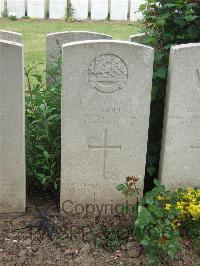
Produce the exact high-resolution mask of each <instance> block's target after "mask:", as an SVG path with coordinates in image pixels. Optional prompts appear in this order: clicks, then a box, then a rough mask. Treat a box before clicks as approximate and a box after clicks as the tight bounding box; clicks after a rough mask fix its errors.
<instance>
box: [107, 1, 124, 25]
mask: <svg viewBox="0 0 200 266" xmlns="http://www.w3.org/2000/svg"><path fill="white" fill-rule="evenodd" d="M127 17H128V0H111V5H110V19H111V20H127Z"/></svg>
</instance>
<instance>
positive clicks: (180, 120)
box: [160, 44, 200, 189]
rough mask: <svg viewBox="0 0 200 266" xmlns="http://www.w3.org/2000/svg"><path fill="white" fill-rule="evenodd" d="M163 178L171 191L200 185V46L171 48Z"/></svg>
mask: <svg viewBox="0 0 200 266" xmlns="http://www.w3.org/2000/svg"><path fill="white" fill-rule="evenodd" d="M160 179H161V181H162V184H164V185H165V186H166V187H167V188H168V189H175V188H178V187H182V188H186V187H188V186H200V44H185V45H179V46H174V47H172V48H171V53H170V64H169V77H168V88H167V98H166V109H165V120H164V129H163V141H162V152H161V160H160Z"/></svg>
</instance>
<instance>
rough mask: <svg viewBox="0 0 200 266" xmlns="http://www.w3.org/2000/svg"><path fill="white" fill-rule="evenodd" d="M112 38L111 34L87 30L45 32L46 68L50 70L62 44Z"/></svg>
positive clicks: (60, 51)
mask: <svg viewBox="0 0 200 266" xmlns="http://www.w3.org/2000/svg"><path fill="white" fill-rule="evenodd" d="M98 39H112V37H111V36H109V35H106V34H103V33H96V32H89V31H64V32H55V33H50V34H47V37H46V69H47V79H48V72H49V70H51V68H52V66H53V65H54V63H55V61H56V60H57V59H58V58H59V57H60V56H61V53H62V45H63V44H65V43H69V42H76V41H84V40H98Z"/></svg>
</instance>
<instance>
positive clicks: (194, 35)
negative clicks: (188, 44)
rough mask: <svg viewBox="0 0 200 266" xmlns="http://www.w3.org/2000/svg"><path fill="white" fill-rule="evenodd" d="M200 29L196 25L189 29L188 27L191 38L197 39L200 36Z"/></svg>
mask: <svg viewBox="0 0 200 266" xmlns="http://www.w3.org/2000/svg"><path fill="white" fill-rule="evenodd" d="M199 31H200V30H199V29H198V27H197V26H196V25H192V26H191V27H190V28H189V29H188V36H189V38H191V39H196V38H198V36H199V35H200V33H199Z"/></svg>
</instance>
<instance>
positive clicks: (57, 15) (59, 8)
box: [49, 0, 67, 19]
mask: <svg viewBox="0 0 200 266" xmlns="http://www.w3.org/2000/svg"><path fill="white" fill-rule="evenodd" d="M66 8H67V0H59V1H58V0H50V1H49V18H51V19H63V18H64V17H65V16H66Z"/></svg>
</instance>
